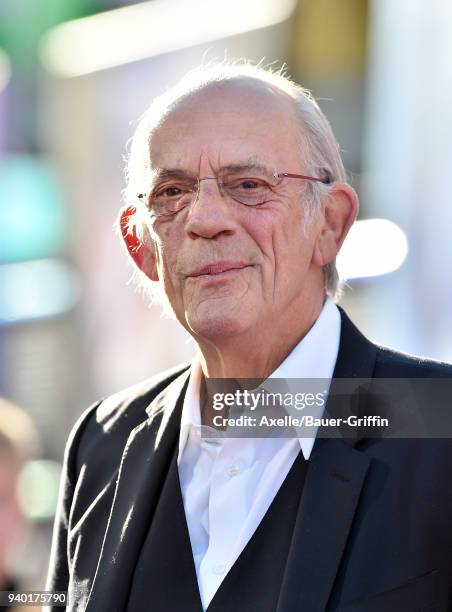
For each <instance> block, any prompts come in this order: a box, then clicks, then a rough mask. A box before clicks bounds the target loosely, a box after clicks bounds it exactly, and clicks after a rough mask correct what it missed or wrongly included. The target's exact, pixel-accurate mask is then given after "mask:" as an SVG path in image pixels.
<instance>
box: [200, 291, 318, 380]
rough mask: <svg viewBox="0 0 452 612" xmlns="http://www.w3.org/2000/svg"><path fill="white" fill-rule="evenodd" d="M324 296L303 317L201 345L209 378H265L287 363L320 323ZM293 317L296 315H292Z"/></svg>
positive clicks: (203, 365)
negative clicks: (315, 324)
mask: <svg viewBox="0 0 452 612" xmlns="http://www.w3.org/2000/svg"><path fill="white" fill-rule="evenodd" d="M322 307H323V296H322V297H321V298H320V299H319V300H317V301H315V302H312V303H311V304H310V305H309V307H308V308H306V309H305V310H304V311H303V313H302V315H299V316H297V317H295V318H294V317H293V316H292V317H291V316H289V317H287V318H286V320H284V321H280V322H279V325H278V324H277V323H275V322H268V325H266V326H261V328H260V329H254V328H253V329H250V330H247V331H246V332H245V333H243V334H241V335H239V336H234V337H232V338H223V339H221V340H218V341H215V340H211V341H205V340H200V341H199V342H198V348H199V358H200V362H201V367H202V371H203V374H204V376H205V377H206V378H254V379H265V378H268V376H270V374H271V373H272V372H274V371H275V370H276V368H277V367H278V366H279V365H280V364H281V363H282V362H283V361H284V359H285V358H286V357H287V356H288V355H289V354H290V353H291V351H292V350H293V349H294V348H295V346H296V345H297V344H298V343H299V342H300V341H301V340H302V339H303V338H304V336H305V335H306V334H307V333H308V332H309V330H310V329H311V327H312V326H313V325H314V323H315V321H316V320H317V318H318V316H319V314H320V312H321V310H322ZM292 314H293V313H292Z"/></svg>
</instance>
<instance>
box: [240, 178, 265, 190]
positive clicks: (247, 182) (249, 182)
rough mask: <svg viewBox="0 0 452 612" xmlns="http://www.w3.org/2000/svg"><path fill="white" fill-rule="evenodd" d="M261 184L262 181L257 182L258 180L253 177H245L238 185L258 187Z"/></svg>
mask: <svg viewBox="0 0 452 612" xmlns="http://www.w3.org/2000/svg"><path fill="white" fill-rule="evenodd" d="M261 185H262V183H259V182H258V181H255V180H253V179H245V180H244V181H242V182H241V184H240V186H241V187H242V188H243V189H250V190H252V189H257V188H258V187H260V186H261Z"/></svg>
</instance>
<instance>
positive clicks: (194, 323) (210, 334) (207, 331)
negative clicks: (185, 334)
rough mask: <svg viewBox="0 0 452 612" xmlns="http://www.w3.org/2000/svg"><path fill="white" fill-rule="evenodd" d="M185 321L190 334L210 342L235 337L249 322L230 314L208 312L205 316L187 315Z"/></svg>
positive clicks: (246, 327) (248, 325) (242, 331)
mask: <svg viewBox="0 0 452 612" xmlns="http://www.w3.org/2000/svg"><path fill="white" fill-rule="evenodd" d="M186 321H187V325H188V330H189V332H190V333H191V334H193V335H195V336H198V337H199V338H205V339H210V340H212V341H215V340H216V339H218V340H221V339H222V338H224V339H226V338H231V337H234V336H237V335H239V334H242V333H244V332H245V331H246V330H247V329H249V327H250V322H249V321H245V320H244V319H243V318H241V317H239V316H237V314H235V313H231V312H229V313H227V314H225V313H214V312H210V313H208V314H206V315H205V316H200V315H199V314H198V315H196V316H189V315H188V313H187V317H186Z"/></svg>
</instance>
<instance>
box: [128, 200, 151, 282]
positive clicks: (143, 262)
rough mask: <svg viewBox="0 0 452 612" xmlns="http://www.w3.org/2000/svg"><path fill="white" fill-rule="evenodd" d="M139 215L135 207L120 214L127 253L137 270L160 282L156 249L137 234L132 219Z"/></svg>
mask: <svg viewBox="0 0 452 612" xmlns="http://www.w3.org/2000/svg"><path fill="white" fill-rule="evenodd" d="M136 214H137V209H136V208H135V207H134V206H125V207H124V208H122V209H121V211H120V213H119V221H118V226H119V229H120V230H121V235H122V238H123V240H124V244H125V246H126V249H127V252H128V253H129V255H130V257H131V258H132V259H133V261H134V263H135V265H136V266H137V268H139V269H140V270H141V271H142V272H144V273H145V274H146V276H148V277H149V278H150V279H151V280H153V281H158V280H159V277H158V272H157V258H156V255H155V250H154V247H153V246H151V247H149V246H148V245H147V244H145V243H144V242H143V241H142V240H140V238H139V237H138V236H137V233H136V226H135V224H134V223H133V221H132V218H133V217H134V216H135V215H136Z"/></svg>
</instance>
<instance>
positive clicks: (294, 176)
mask: <svg viewBox="0 0 452 612" xmlns="http://www.w3.org/2000/svg"><path fill="white" fill-rule="evenodd" d="M273 176H274V177H275V179H276V178H278V179H283V178H289V179H303V180H305V181H315V182H317V183H323V184H324V185H329V184H331V183H332V180H331V177H330V176H329V174H328V175H327V176H325V177H324V178H321V177H319V176H308V175H306V174H294V173H293V172H274V173H273ZM212 179H213V180H216V181H217V184H218V188H219V190H220V193H221V195H222V196H223V197H224V191H223V183H222V182H221V181H220V180H219V179H218V177H217V176H202V177H199V178H196V186H197V187H196V197H195V199H194V202H196V200H197V199H198V197H199V189H200V185H201V181H205V180H212ZM148 195H149V194H147V193H139V194H138V195H137V198H138V199H139V200H140V201H141V202H144V201H145V200H146V198H147V197H148ZM245 206H246V205H245ZM256 206H257V205H256ZM146 208H147V209H148V210H149V211H150V212H151V210H150V208H149V206H147V205H146ZM250 208H252V206H250ZM160 216H164V215H156V217H157V218H158V217H160Z"/></svg>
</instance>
